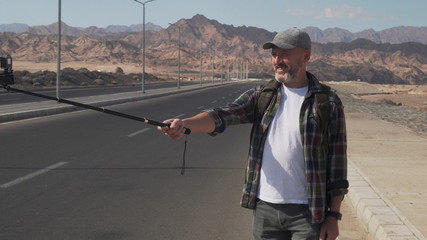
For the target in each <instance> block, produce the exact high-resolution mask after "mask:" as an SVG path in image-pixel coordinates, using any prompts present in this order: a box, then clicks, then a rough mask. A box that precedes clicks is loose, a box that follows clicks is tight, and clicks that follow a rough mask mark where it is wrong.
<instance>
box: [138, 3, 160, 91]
mask: <svg viewBox="0 0 427 240" xmlns="http://www.w3.org/2000/svg"><path fill="white" fill-rule="evenodd" d="M134 1H135V2H137V3H139V4H141V5H142V75H141V81H142V89H141V90H142V93H145V76H144V75H145V4H147V3H149V2H153V1H155V0H148V1H145V2H140V1H138V0H134Z"/></svg>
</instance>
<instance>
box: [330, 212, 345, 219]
mask: <svg viewBox="0 0 427 240" xmlns="http://www.w3.org/2000/svg"><path fill="white" fill-rule="evenodd" d="M326 215H327V216H332V217H334V218H336V219H338V220H341V219H342V214H341V213H340V212H334V211H328V213H327V214H326Z"/></svg>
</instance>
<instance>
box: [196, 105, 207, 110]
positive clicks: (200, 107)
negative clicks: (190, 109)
mask: <svg viewBox="0 0 427 240" xmlns="http://www.w3.org/2000/svg"><path fill="white" fill-rule="evenodd" d="M202 108H205V106H199V107H197V109H199V110H200V109H202Z"/></svg>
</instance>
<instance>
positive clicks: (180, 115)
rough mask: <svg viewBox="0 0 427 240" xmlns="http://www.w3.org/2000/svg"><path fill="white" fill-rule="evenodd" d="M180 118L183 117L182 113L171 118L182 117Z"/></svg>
mask: <svg viewBox="0 0 427 240" xmlns="http://www.w3.org/2000/svg"><path fill="white" fill-rule="evenodd" d="M182 116H185V113H183V114H179V115H176V116H175V117H173V118H180V117H182Z"/></svg>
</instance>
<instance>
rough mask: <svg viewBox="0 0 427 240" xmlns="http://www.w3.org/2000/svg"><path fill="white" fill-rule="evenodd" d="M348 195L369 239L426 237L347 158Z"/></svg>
mask: <svg viewBox="0 0 427 240" xmlns="http://www.w3.org/2000/svg"><path fill="white" fill-rule="evenodd" d="M348 180H349V182H350V188H349V191H348V196H349V198H350V200H351V203H352V204H353V207H354V208H355V209H356V212H357V216H358V217H359V219H360V220H361V221H362V223H363V224H364V226H365V228H366V230H367V231H368V232H369V235H370V236H371V237H372V239H378V240H403V239H405V240H426V238H425V237H424V236H423V235H422V234H421V232H419V231H418V230H417V229H416V228H415V227H414V226H413V225H412V224H411V223H410V222H409V220H408V219H407V218H406V217H405V216H403V215H402V214H401V213H400V212H399V210H398V209H397V208H396V207H394V206H393V204H392V203H391V201H390V200H388V199H387V198H386V197H385V196H384V195H383V194H381V192H380V191H379V190H378V189H377V188H376V187H375V186H374V185H373V184H372V183H371V182H370V181H369V179H368V178H367V177H366V176H365V175H364V174H363V173H362V172H361V171H360V169H358V168H357V167H356V166H355V165H354V164H353V163H352V162H351V161H349V163H348Z"/></svg>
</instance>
